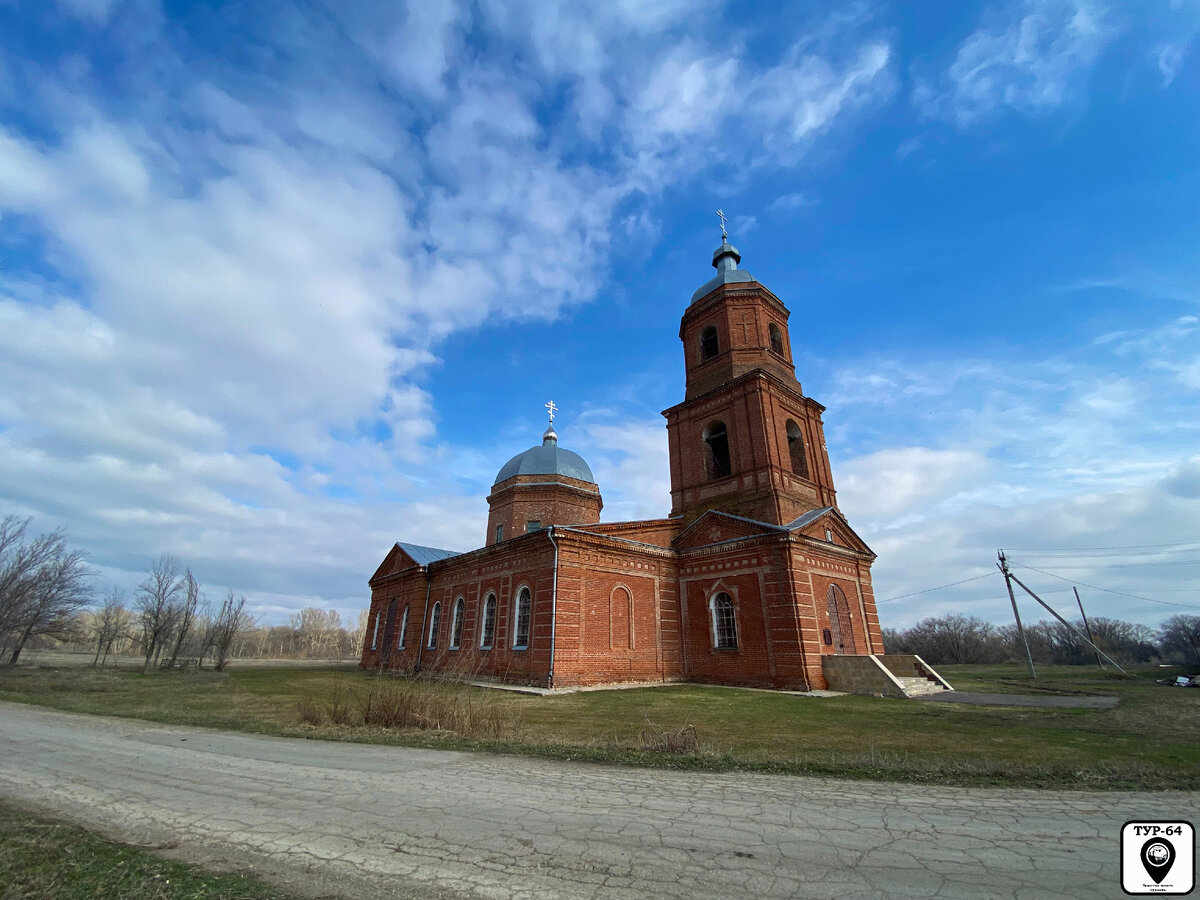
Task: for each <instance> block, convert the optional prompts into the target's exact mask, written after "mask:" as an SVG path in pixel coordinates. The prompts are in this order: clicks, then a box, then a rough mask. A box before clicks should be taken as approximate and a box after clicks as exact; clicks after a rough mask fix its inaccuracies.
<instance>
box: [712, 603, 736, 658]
mask: <svg viewBox="0 0 1200 900" xmlns="http://www.w3.org/2000/svg"><path fill="white" fill-rule="evenodd" d="M712 620H713V641H714V646H715V647H716V648H717V649H718V650H736V649H737V645H738V641H737V620H736V619H735V618H734V615H733V600H732V599H731V598H730V596H729V595H728V594H725V593H721V594H717V596H715V597H713V599H712Z"/></svg>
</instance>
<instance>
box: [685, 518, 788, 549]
mask: <svg viewBox="0 0 1200 900" xmlns="http://www.w3.org/2000/svg"><path fill="white" fill-rule="evenodd" d="M782 530H783V529H781V528H780V527H779V526H777V525H770V524H768V523H767V522H756V521H754V520H753V519H745V518H742V517H741V516H734V515H731V514H729V513H725V512H721V511H719V510H715V509H710V510H709V511H708V512H706V513H705V514H704V515H702V516H701V517H700V518H698V519H697V520H696V521H695V522H693V523H692V524H691V525H689V526H688V527H687V528H685V529H684V530H683V531H681V532H680V533H679V537H677V538H676V539H675V541H674V547H675V549H677V550H687V549H688V548H690V547H705V546H708V545H709V544H720V543H722V542H724V541H736V540H741V539H744V538H751V537H758V536H760V535H764V534H779V532H781V531H782Z"/></svg>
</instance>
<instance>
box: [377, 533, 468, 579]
mask: <svg viewBox="0 0 1200 900" xmlns="http://www.w3.org/2000/svg"><path fill="white" fill-rule="evenodd" d="M452 556H458V553H457V551H454V550H441V549H438V548H437V547H422V546H421V545H419V544H405V543H402V542H397V543H396V545H395V546H394V547H392V549H391V550H390V551H388V555H387V556H385V557H384V558H383V562H382V563H380V565H379V568H378V569H376V570H375V574H374V575H372V576H371V581H370V582H368V583H371V582H374V581H375V580H376V579H378V578H384V577H386V576H388V575H395V574H397V573H398V572H403V571H405V570H406V569H415V568H417V567H418V566H427V565H429V564H430V563H432V562H437V561H438V560H441V559H449V558H450V557H452Z"/></svg>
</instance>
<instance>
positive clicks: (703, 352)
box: [700, 325, 721, 362]
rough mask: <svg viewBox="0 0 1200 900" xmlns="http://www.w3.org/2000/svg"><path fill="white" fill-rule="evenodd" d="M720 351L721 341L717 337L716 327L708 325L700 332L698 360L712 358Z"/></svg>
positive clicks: (702, 360)
mask: <svg viewBox="0 0 1200 900" xmlns="http://www.w3.org/2000/svg"><path fill="white" fill-rule="evenodd" d="M720 352H721V342H720V341H719V340H718V339H717V329H716V327H715V326H713V325H709V326H708V327H707V328H705V329H704V330H703V331H701V332H700V362H704V361H705V360H706V359H712V358H713V357H714V356H716V355H717V354H718V353H720Z"/></svg>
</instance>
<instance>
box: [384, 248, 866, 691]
mask: <svg viewBox="0 0 1200 900" xmlns="http://www.w3.org/2000/svg"><path fill="white" fill-rule="evenodd" d="M722 237H723V240H722V243H721V246H720V247H719V248H718V249H717V251H716V252H715V253H714V254H713V266H714V268H716V270H717V274H716V276H715V277H714V278H712V279H711V280H710V281H708V282H707V283H706V284H704V285H703V286H702V287H701V288H700V289H699V290H697V291H696V292H695V293H694V294H693V295H692V300H691V304H690V305H689V306H688V307H687V309H686V310H685V311H684V313H683V320H682V323H681V325H680V329H679V337H680V338H681V340H682V341H683V354H684V367H685V370H686V373H687V385H686V392H685V394H684V397H683V401H682V402H681V403H678V404H676V405H675V406H672V407H671V408H670V409H668V410H666V411H665V412H664V413H663V415H664V416H665V417H666V420H667V436H668V441H669V453H670V464H671V512H670V515H669V516H667V517H665V518H661V519H648V520H645V521H639V522H601V521H600V510H601V508H602V507H603V502H602V500H601V496H600V487H599V486H598V485H597V484H596V483H595V479H594V478H593V476H592V471H591V469H590V468H589V467H588V464H587V463H586V462H585V461H584V460H583V459H582V458H581V457H580V456H579V455H578V454H576V453H573V452H571V451H570V450H567V449H565V448H563V447H560V446H559V444H558V436H557V435H556V434H555V432H554V426H553V414H554V408H553V405H552V404H549V406H550V407H551V425H550V428H549V429H547V431H546V433H545V434H544V435H543V437H542V442H541V443H540V444H538V445H536V446H534V447H531V448H529V449H528V450H526V451H525V452H524V453H521V454H519V455H517V456H515V457H513V458H512V459H511V460H509V461H508V462H507V463H505V464H504V466H503V467H501V469H500V471H499V474H498V475H497V476H496V481H495V484H494V485H493V486H492V491H491V494H490V495H489V496H488V504H489V507H490V513H489V515H488V524H487V534H486V537H485V545H484V546H483V547H480V548H479V549H477V550H472V551H469V552H466V553H455V552H451V551H449V550H438V549H434V548H431V547H422V546H418V545H415V544H406V543H397V544H396V545H395V546H394V547H393V548H392V549H391V551H390V552H389V553H388V555H387V557H386V558H385V559H384V560H383V563H382V564H381V565H380V566H379V569H378V570H377V571H376V572H375V574H374V575H373V576H372V577H371V580H370V585H371V610H370V619H369V622H368V628H367V634H366V637H365V641H364V647H363V655H362V665H363V666H364V667H375V666H383V667H385V668H394V669H403V670H409V671H415V670H420V671H424V672H437V671H453V672H456V673H466V674H472V675H474V676H476V677H481V678H487V679H496V680H502V681H505V682H510V683H519V684H529V685H537V686H542V687H568V686H576V685H593V684H606V683H619V682H653V681H700V682H711V683H720V684H738V685H761V686H770V687H779V688H798V689H817V688H824V687H826V686H827V672H826V670H827V668H828V667H827V666H826V665H825V664H824V663H825V661H826V660H827V658H828V657H831V656H859V657H868V656H872V655H879V654H882V653H883V642H882V639H881V636H880V631H879V620H878V616H877V614H876V611H875V598H874V595H873V594H872V591H871V563H872V561H873V560H874V559H875V554H874V553H872V552H871V549H870V548H869V547H868V546H867V545H866V544H865V543H864V542H863V540H862V539H861V538H859V537H858V535H856V534H855V533H854V530H853V529H852V528H851V527H850V525H849V523H848V522H847V521H846V519H845V517H844V516H843V515H842V514H841V512H840V511H839V510H838V506H837V495H836V492H835V490H834V486H833V475H832V473H831V471H830V468H829V455H828V451H827V450H826V447H825V437H824V430H823V424H822V421H821V413H822V412H823V411H824V407H823V406H821V404H819V403H817V402H816V401H815V400H813V399H811V398H809V397H806V396H805V395H804V393H803V391H802V390H801V387H800V383H799V381H797V379H796V374H795V369H794V367H793V364H792V343H791V338H790V335H789V333H788V316H789V313H788V310H787V307H785V306H784V305H783V302H782V301H781V300H780V299H779V298H778V297H776V296H775V295H774V294H773V293H771V291H770V290H768V289H767V288H766V287H765V286H763V285H762V284H760V283H759V282H757V281H756V280H755V279H754V278H753V277H752V276H751V275H750V273H749V272H747V271H746V270H745V269H739V268H738V263H739V262H740V261H741V256H740V255H739V254H738V251H737V249H736V248H734V247H733V246H731V245H730V244H729V242H728V241H727V240H725V239H724V235H723V236H722ZM876 659H878V656H876ZM845 662H846V663H851V662H852V661H851V660H845ZM862 662H864V663H865V662H868V660H862Z"/></svg>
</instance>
